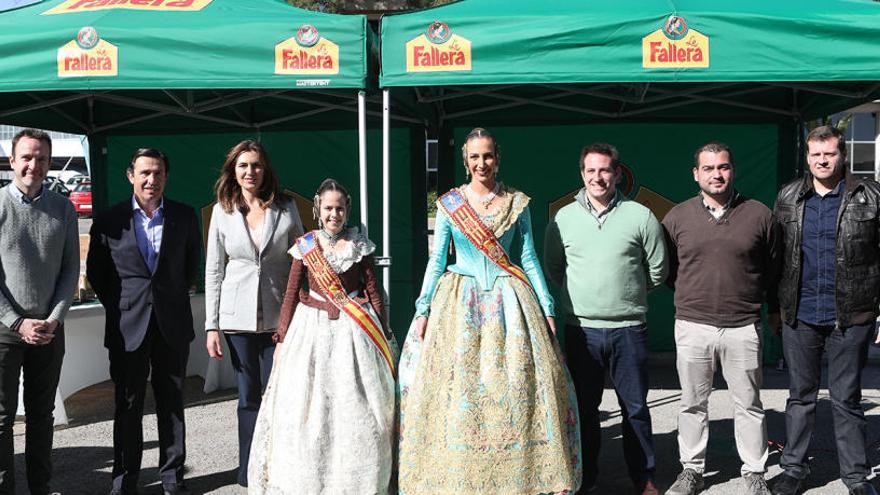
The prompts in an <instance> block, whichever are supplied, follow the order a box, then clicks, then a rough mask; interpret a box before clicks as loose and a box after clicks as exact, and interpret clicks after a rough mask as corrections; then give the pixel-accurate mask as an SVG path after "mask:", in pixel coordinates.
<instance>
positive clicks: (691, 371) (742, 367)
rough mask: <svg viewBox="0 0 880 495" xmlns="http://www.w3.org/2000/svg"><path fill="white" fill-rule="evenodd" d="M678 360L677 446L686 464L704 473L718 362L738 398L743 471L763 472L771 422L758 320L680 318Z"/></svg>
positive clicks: (735, 400)
mask: <svg viewBox="0 0 880 495" xmlns="http://www.w3.org/2000/svg"><path fill="white" fill-rule="evenodd" d="M675 346H676V350H677V352H678V357H677V360H676V364H677V366H678V377H679V380H680V381H681V405H680V406H679V411H678V450H679V456H680V458H681V464H682V466H684V467H685V468H691V469H693V470H695V471H697V472H698V473H702V472H703V471H704V470H705V468H706V445H707V443H708V441H709V394H710V393H711V392H712V378H713V376H714V374H715V370H716V367H717V365H718V364H720V365H721V372H722V374H723V375H724V380H725V381H726V382H727V388H728V389H729V391H730V395H731V397H732V398H733V404H734V416H733V419H734V431H735V437H736V449H737V451H738V452H739V457H740V459H741V460H742V461H743V465H742V468H741V472H742V474H743V475H745V474H748V473H763V472H764V471H765V465H766V464H767V425H766V422H765V420H764V407H763V405H762V404H761V336H760V330H759V328H758V325H757V324H751V325H746V326H744V327H738V328H722V327H715V326H711V325H704V324H700V323H693V322H690V321H684V320H678V319H676V320H675Z"/></svg>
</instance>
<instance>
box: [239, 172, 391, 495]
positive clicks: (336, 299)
mask: <svg viewBox="0 0 880 495" xmlns="http://www.w3.org/2000/svg"><path fill="white" fill-rule="evenodd" d="M350 206H351V198H350V197H349V196H348V193H347V192H346V191H345V189H344V188H343V187H342V186H341V185H339V184H338V183H337V182H336V181H334V180H332V179H327V180H325V181H324V182H323V183H322V184H321V187H320V188H319V189H318V192H317V195H316V196H315V213H316V216H317V218H318V219H319V225H320V228H319V229H318V230H316V231H313V232H309V233H307V234H305V235H304V236H302V237H301V238H299V239H298V240H297V242H296V243H295V245H294V246H293V247H292V248H291V249H290V254H291V255H292V256H293V265H292V266H291V270H290V277H289V280H288V284H287V292H286V294H285V296H284V304H283V306H282V308H281V317H280V319H279V322H278V334H277V335H278V338H277V340H278V345H277V348H276V351H275V355H276V357H275V366H274V367H273V369H272V376H271V377H270V379H269V385H268V387H267V389H266V394H265V396H264V397H263V405H262V407H261V409H260V414H259V418H258V420H257V426H256V431H255V432H254V440H253V446H254V447H253V449H252V450H251V459H250V466H249V473H248V481H249V484H250V487H249V491H248V493H251V494H324V493H326V494H364V495H373V494H386V493H388V487H389V483H390V481H391V471H392V446H393V431H394V420H395V414H394V410H395V397H394V394H395V390H394V354H396V352H395V349H394V346H395V344H394V341H393V338H392V337H390V335H388V334H390V332H388V334H386V332H387V325H386V324H384V322H385V321H386V320H385V319H384V315H383V312H384V309H383V308H384V307H383V302H382V297H381V293H380V290H379V287H378V285H377V283H376V276H375V272H374V269H373V252H374V250H375V245H374V244H373V243H372V242H370V240H369V239H367V238H366V237H365V236H363V235H362V234H360V233H359V232H358V231H357V229H348V228H346V227H345V223H346V220H347V218H348V215H349V212H350ZM306 281H308V284H307V285H308V286H307V287H306Z"/></svg>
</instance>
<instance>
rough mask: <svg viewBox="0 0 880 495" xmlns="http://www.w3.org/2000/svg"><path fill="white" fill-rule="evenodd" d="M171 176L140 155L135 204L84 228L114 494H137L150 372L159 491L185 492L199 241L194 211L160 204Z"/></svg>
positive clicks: (157, 156)
mask: <svg viewBox="0 0 880 495" xmlns="http://www.w3.org/2000/svg"><path fill="white" fill-rule="evenodd" d="M168 169H169V164H168V158H167V157H166V156H165V154H164V153H162V152H161V151H159V150H156V149H151V148H142V149H139V150H137V151H136V152H135V154H134V156H133V157H132V159H131V163H130V165H129V167H128V180H129V181H130V182H131V184H132V186H133V189H134V194H133V196H132V197H131V199H128V200H125V201H123V202H121V203H119V204H117V205H115V206H113V207H112V208H110V209H109V210H107V211H104V212H103V213H101V214H100V215H98V216H97V217H96V218H95V220H94V222H93V224H92V229H91V242H90V244H89V256H88V261H87V274H88V277H89V281H90V282H91V284H92V287H93V288H94V289H95V293H96V294H97V295H98V299H100V300H101V304H103V305H104V308H105V311H106V314H107V321H106V326H105V335H104V345H105V346H106V347H107V349H108V350H109V354H110V377H111V378H112V380H113V383H114V385H115V389H116V412H115V414H114V418H113V485H112V489H111V492H110V493H111V494H129V493H137V483H138V474H139V472H140V468H141V457H142V453H143V443H144V442H143V430H142V419H143V409H144V394H145V392H146V382H147V377H149V376H150V373H151V369H152V377H151V382H152V386H153V395H154V397H155V400H156V416H157V422H158V430H159V477H160V478H161V481H162V487H163V489H164V492H165V494H166V495H169V494H170V495H180V494H188V493H189V491H188V490H187V489H186V486H185V484H184V483H183V464H184V461H185V459H186V444H185V425H184V417H183V383H184V377H185V376H186V362H187V358H188V357H189V343H190V342H191V341H192V340H193V337H194V333H193V322H192V311H191V308H190V302H189V289H190V287H191V286H192V285H193V284H194V283H195V281H196V280H197V277H198V274H199V263H200V262H201V245H202V242H201V234H200V231H199V224H198V220H197V219H196V214H195V211H194V210H193V209H192V208H191V207H189V206H186V205H184V204H182V203H178V202H175V201H171V200H170V199H167V198H165V197H164V196H163V195H162V193H163V191H164V188H165V182H166V180H167V175H168Z"/></svg>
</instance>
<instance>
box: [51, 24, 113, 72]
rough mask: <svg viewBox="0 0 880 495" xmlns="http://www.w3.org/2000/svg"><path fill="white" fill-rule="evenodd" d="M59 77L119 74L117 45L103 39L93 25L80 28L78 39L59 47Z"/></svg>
mask: <svg viewBox="0 0 880 495" xmlns="http://www.w3.org/2000/svg"><path fill="white" fill-rule="evenodd" d="M57 63H58V77H106V76H116V75H118V72H119V71H118V67H119V56H118V50H117V48H116V46H115V45H113V44H112V43H110V42H108V41H107V40H103V39H101V37H100V36H98V32H97V31H96V30H95V28H93V27H91V26H86V27H84V28H82V29H80V30H79V32H78V33H77V34H76V39H74V40H71V41H69V42H68V43H67V44H65V45H64V46H62V47H61V48H59V49H58V55H57Z"/></svg>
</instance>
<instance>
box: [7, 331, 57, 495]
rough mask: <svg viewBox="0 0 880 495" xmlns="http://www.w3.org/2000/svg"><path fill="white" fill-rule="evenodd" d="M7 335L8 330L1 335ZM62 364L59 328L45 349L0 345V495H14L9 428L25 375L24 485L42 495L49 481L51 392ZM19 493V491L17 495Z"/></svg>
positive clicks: (50, 471)
mask: <svg viewBox="0 0 880 495" xmlns="http://www.w3.org/2000/svg"><path fill="white" fill-rule="evenodd" d="M5 331H9V330H5ZM63 358H64V328H63V327H61V326H59V327H58V329H57V330H55V338H54V339H52V342H51V343H49V344H46V345H39V346H33V345H25V344H24V343H21V344H9V343H3V344H0V493H2V494H7V493H16V489H15V478H14V474H15V469H14V467H13V466H14V452H13V443H14V442H13V435H12V426H13V424H14V423H15V412H16V410H17V409H18V384H19V377H20V375H21V373H22V372H24V397H23V399H24V412H25V434H24V438H25V440H24V458H25V473H26V476H27V485H28V488H29V489H30V492H31V493H32V494H34V495H47V494H48V493H49V492H51V490H50V489H49V479H50V478H51V477H52V435H53V432H54V426H53V425H54V423H55V417H54V416H53V414H52V411H53V410H54V409H55V390H56V389H57V388H58V380H59V379H60V377H61V362H62V360H63ZM23 491H24V490H20V489H19V490H18V493H21V492H23Z"/></svg>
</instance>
